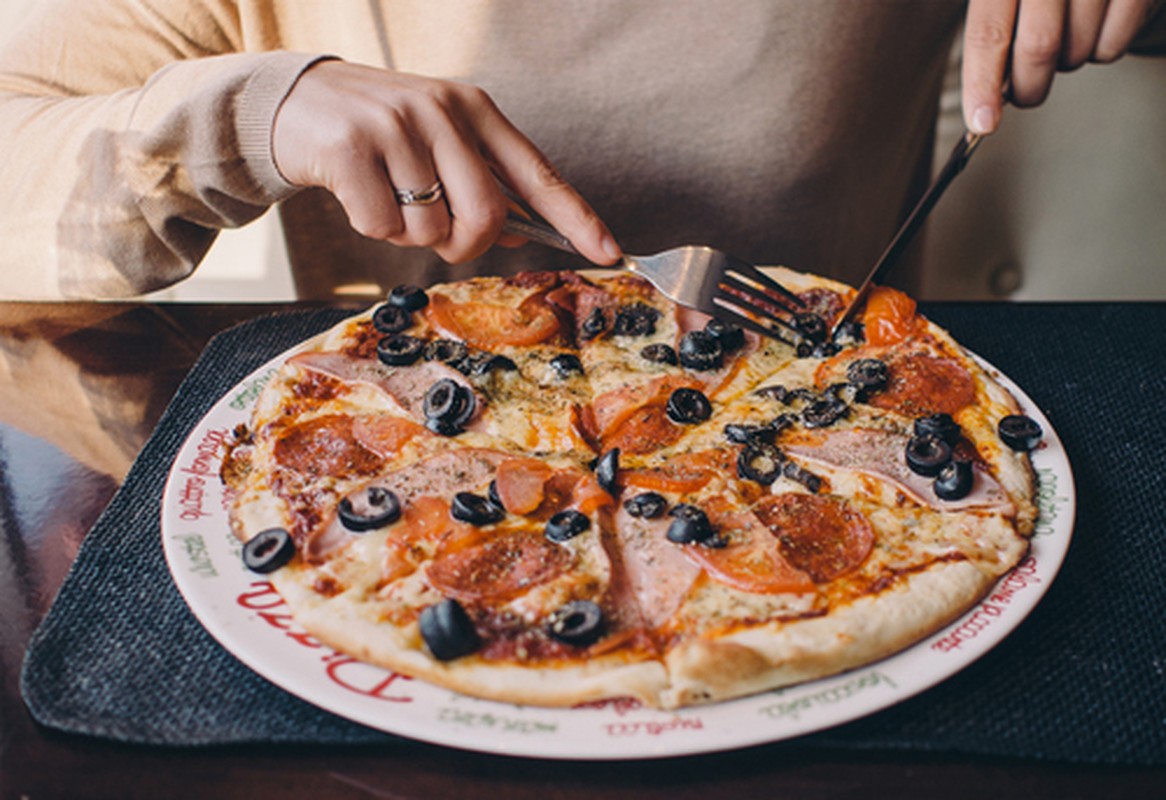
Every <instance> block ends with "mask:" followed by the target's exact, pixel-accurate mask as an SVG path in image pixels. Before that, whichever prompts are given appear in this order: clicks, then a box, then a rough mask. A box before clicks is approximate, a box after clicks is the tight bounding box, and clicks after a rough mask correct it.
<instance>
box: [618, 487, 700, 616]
mask: <svg viewBox="0 0 1166 800" xmlns="http://www.w3.org/2000/svg"><path fill="white" fill-rule="evenodd" d="M671 521H672V520H671V518H670V517H660V518H658V519H644V518H643V517H633V516H632V515H631V514H629V513H628V512H627V510H626V509H624V508H623V506H620V507H619V508H618V509H617V510H616V512H615V526H614V527H615V535H616V538H617V545H618V549H619V553H620V556H621V557H620V559H619V560H620V561H622V563H623V570H622V579H623V580H624V581H626V586H625V587H623V588H624V590H625V591H626V592H627V593H628V594H630V595H631V597H632V598H633V599H634V601H635V605H636V607H638V608H639V611H640V621H641V623H642V624H643V625H644V626H645V627H646V628H648V629H653V628H658V627H659V626H661V625H663V624H664V623H665V622H667V621H668V620H669V619H670V618H671V617H672V615H673V614H675V613H676V610H677V609H678V608H680V604H681V603H683V602H684V598H685V597H687V596H688V592H689V590H691V589H692V584H693V583H695V582H696V579H697V577H698V576H699V575H700V573H701V567H700V565H698V564H696V563H694V562H692V561H690V560H689V559H688V558H687V557H686V556H685V555H684V552H683V551H682V550H681V548H680V547H678V546H677V545H675V544H673V543H672V542H670V541H668V539H667V537H666V534H667V532H668V525H669V524H670V523H671Z"/></svg>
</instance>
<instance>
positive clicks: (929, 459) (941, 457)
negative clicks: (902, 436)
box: [906, 436, 951, 478]
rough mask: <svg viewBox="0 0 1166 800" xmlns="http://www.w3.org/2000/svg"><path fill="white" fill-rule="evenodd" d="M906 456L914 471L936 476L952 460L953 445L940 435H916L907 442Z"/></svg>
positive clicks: (909, 465) (931, 476)
mask: <svg viewBox="0 0 1166 800" xmlns="http://www.w3.org/2000/svg"><path fill="white" fill-rule="evenodd" d="M906 457H907V466H908V467H909V468H910V469H911V471H912V472H914V473H915V474H916V475H924V476H926V477H928V478H934V477H935V476H936V475H938V474H939V473H940V471H941V470H942V469H943V468H944V467H946V466H947V464H948V462H949V461H951V445H950V444H948V443H947V442H945V441H944V440H943V439H940V438H939V437H938V436H914V437H912V438H911V441H909V442H907V450H906Z"/></svg>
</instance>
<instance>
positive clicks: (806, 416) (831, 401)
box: [802, 397, 850, 428]
mask: <svg viewBox="0 0 1166 800" xmlns="http://www.w3.org/2000/svg"><path fill="white" fill-rule="evenodd" d="M848 413H850V408H849V407H848V406H847V405H846V403H844V402H842V401H841V400H838V399H836V398H833V397H828V398H825V399H823V400H817V401H815V402H813V403H810V404H809V405H808V406H806V407H805V408H803V409H802V424H803V425H805V426H806V427H807V428H827V427H829V426H831V425H833V424H834V423H835V422H837V421H838V420H840V419H842V418H843V417H845V416H846V415H847V414H848Z"/></svg>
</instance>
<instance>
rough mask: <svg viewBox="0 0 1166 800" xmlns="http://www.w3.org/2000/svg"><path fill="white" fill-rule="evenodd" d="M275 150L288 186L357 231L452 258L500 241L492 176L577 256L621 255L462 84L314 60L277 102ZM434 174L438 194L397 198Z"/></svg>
mask: <svg viewBox="0 0 1166 800" xmlns="http://www.w3.org/2000/svg"><path fill="white" fill-rule="evenodd" d="M272 152H273V155H274V158H275V163H276V166H277V167H278V169H279V171H280V173H281V174H282V175H283V176H284V178H286V179H287V180H288V181H289V182H290V183H292V184H294V185H297V186H322V187H324V188H325V189H327V190H328V191H330V192H331V193H332V194H333V195H335V196H336V199H337V200H339V201H340V204H341V205H342V206H343V207H344V210H345V212H346V213H347V214H348V220H349V223H350V224H351V225H352V227H353V228H354V229H355V230H356V231H358V232H359V233H361V234H363V235H365V236H368V237H371V238H373V239H383V240H385V241H388V242H392V243H393V244H397V245H402V246H414V247H429V248H432V249H433V250H434V251H435V252H436V253H437V254H438V255H439V256H441V257H442V258H444V259H445V260H447V261H450V262H453V263H457V262H461V261H466V260H468V259H471V258H474V257H475V256H478V255H481V254H482V253H483V252H485V251H486V250H487V249H488V248H489V247H490V246H491V245H493V244H494V243H496V242H499V237H500V235H501V231H502V223H503V221H504V220H505V218H506V213H507V208H508V201H507V198H506V197H505V195H504V194H503V192H502V190H501V188H500V186H499V181H501V183H503V184H504V185H505V186H507V187H508V188H509V189H510V190H511V191H512V192H513V193H514V194H515V195H516V196H517V197H519V198H521V199H522V200H523V201H525V202H526V203H528V204H529V205H530V207H531V208H532V209H534V211H536V212H537V213H538V214H540V215H541V216H542V217H544V218H545V219H546V220H547V221H548V222H550V223H551V224H552V225H553V226H554V227H555V228H556V229H557V230H558V231H559V232H561V233H562V234H563V235H564V236H566V237H567V238H568V239H570V240H571V242H572V244H574V245H575V247H576V248H577V249H578V250H579V252H580V253H581V254H582V255H583V256H585V257H586V258H588V259H590V260H591V261H593V262H595V263H597V264H611V263H613V262H614V261H616V259H618V258H619V255H620V250H619V247H618V246H617V245H616V243H615V240H614V239H613V238H612V236H611V233H610V232H609V231H608V230H607V227H606V226H605V225H604V224H603V222H602V221H601V220H600V219H599V217H598V216H597V215H596V213H595V212H594V211H593V210H592V209H591V207H590V206H589V205H588V204H587V203H586V202H585V201H584V200H583V198H582V197H580V196H579V194H578V193H577V192H576V191H575V190H574V189H573V188H572V187H571V186H570V185H569V184H568V183H567V182H566V181H565V180H563V178H562V177H560V175H559V173H558V172H557V171H556V169H555V167H554V165H552V164H551V162H550V161H549V160H548V159H547V158H546V156H544V155H543V154H542V153H541V152H540V151H539V150H538V148H537V147H535V145H534V144H533V143H532V142H531V141H530V140H529V139H527V138H526V137H525V136H524V135H523V134H522V133H521V132H520V131H519V130H518V129H517V128H515V127H514V125H513V124H511V123H510V121H509V120H507V119H506V117H504V116H503V115H502V113H501V112H500V111H499V110H498V108H497V106H495V105H494V103H493V101H492V100H491V99H490V98H489V97H488V96H487V95H486V93H485V92H483V91H482V90H481V89H478V88H476V87H473V86H469V85H467V84H461V83H453V82H450V81H440V80H433V79H429V78H423V77H419V76H415V75H407V74H404V73H396V72H389V71H386V70H380V69H374V68H372V67H363V66H357V65H354V64H347V63H345V62H343V61H323V62H320V63H318V64H316V65H314V66H313V67H311V68H310V69H308V70H307V71H306V72H305V73H304V74H303V75H302V76H301V77H300V79H299V81H298V82H297V83H296V85H295V86H294V87H293V89H292V91H291V92H290V93H289V94H288V96H287V98H286V99H285V100H284V103H283V105H282V106H281V107H280V109H279V111H278V113H277V115H276V119H275V127H274V130H273V131H272ZM437 181H441V186H442V187H443V188H444V199H443V200H439V201H438V202H433V203H430V204H421V203H414V204H409V205H402V204H401V203H399V202H398V198H397V195H396V192H397V191H402V190H412V191H415V192H422V191H424V190H425V189H428V188H430V187H432V186H433V185H434V184H435V183H436V182H437ZM519 241H521V240H519ZM500 243H502V244H515V243H517V242H516V241H515V240H514V239H513V238H512V237H502V239H501V242H500Z"/></svg>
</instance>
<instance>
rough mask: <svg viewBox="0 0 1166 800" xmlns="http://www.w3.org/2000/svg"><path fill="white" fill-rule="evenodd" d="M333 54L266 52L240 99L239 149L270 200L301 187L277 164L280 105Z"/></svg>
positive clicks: (277, 199) (238, 114)
mask: <svg viewBox="0 0 1166 800" xmlns="http://www.w3.org/2000/svg"><path fill="white" fill-rule="evenodd" d="M333 58H336V56H331V55H320V54H314V55H313V54H307V53H289V52H274V53H265V54H263V61H262V63H261V64H260V66H259V68H258V69H256V70H255V72H254V73H252V75H251V76H250V78H248V80H247V83H246V85H245V86H244V87H243V91H242V92H241V93H240V94H239V96H238V98H237V100H236V102H237V103H238V109H237V112H236V116H235V124H236V126H237V135H238V141H239V153H240V155H241V156H242V157H243V159H244V161H245V163H246V164H247V165H248V167H249V168H250V169H251V171H252V173H253V174H254V176H255V180H256V182H257V183H258V184H259V186H260V187H261V188H262V189H263V190H264V191H265V192H266V193H267V195H268V197H267V199H268V200H269V201H270V202H273V203H274V202H278V201H279V200H282V199H284V198H285V197H288V196H290V195H292V194H294V193H295V192H296V191H297V190H298V189H299V188H300V187H298V186H295V185H293V184H291V183H289V182H288V180H287V179H286V178H285V177H284V176H283V175H282V174H281V173H280V171H279V167H277V166H276V164H275V154H274V152H273V148H272V131H273V129H274V127H275V115H276V113H278V111H279V107H280V106H281V105H282V104H283V101H284V100H285V99H286V98H287V96H288V94H289V93H290V92H291V90H292V87H293V86H295V84H296V81H298V80H299V79H300V76H301V75H303V74H304V72H305V71H306V70H307V69H308V68H309V67H311V66H312V65H313V64H317V63H319V62H320V61H326V60H329V59H333Z"/></svg>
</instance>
